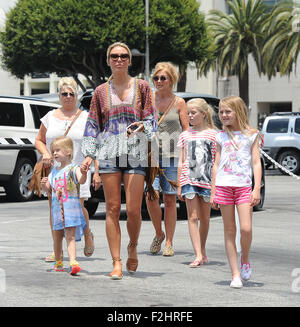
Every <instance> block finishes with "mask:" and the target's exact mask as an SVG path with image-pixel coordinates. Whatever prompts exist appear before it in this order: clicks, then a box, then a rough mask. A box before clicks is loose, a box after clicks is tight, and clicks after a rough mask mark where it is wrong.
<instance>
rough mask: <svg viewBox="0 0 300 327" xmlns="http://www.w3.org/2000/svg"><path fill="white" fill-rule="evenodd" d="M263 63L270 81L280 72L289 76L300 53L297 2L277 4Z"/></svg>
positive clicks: (299, 22)
mask: <svg viewBox="0 0 300 327" xmlns="http://www.w3.org/2000/svg"><path fill="white" fill-rule="evenodd" d="M268 25H269V27H268V36H267V38H266V42H265V45H264V47H263V51H262V53H263V62H264V66H265V67H266V72H267V75H268V77H269V79H270V78H271V77H272V76H275V75H276V74H277V73H278V72H279V73H280V75H281V76H282V75H289V74H290V73H291V72H292V69H293V66H294V64H296V61H297V58H298V55H299V51H300V6H299V3H296V2H295V1H291V0H287V1H283V2H279V3H277V4H276V5H275V6H274V7H273V10H272V11H271V12H270V16H269V18H268Z"/></svg>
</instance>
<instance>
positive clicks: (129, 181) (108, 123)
mask: <svg viewBox="0 0 300 327" xmlns="http://www.w3.org/2000/svg"><path fill="white" fill-rule="evenodd" d="M131 59H132V55H131V52H130V50H129V48H128V46H127V45H126V44H124V43H120V42H117V43H114V44H112V45H111V46H110V47H109V48H108V50H107V64H108V66H110V68H111V71H112V76H111V77H110V78H109V80H108V81H107V82H106V83H104V84H101V85H99V86H98V87H97V88H96V90H95V94H94V96H93V99H92V102H91V107H90V112H89V116H88V120H87V123H86V128H85V133H84V139H83V143H82V152H83V155H84V156H85V157H86V159H85V161H84V163H88V165H90V163H91V162H92V160H93V159H99V166H100V176H101V179H102V182H103V189H104V195H105V201H106V235H107V240H108V244H109V248H110V253H111V256H112V259H113V271H112V272H111V273H110V277H111V278H112V279H121V278H122V277H123V274H122V261H121V258H120V247H121V230H120V224H119V217H120V210H121V196H120V193H121V183H122V182H123V183H124V188H125V193H126V211H127V230H128V234H129V239H130V241H129V244H128V246H127V250H128V259H127V263H126V268H127V270H128V272H129V273H134V272H135V271H136V269H137V266H138V259H137V244H138V237H139V233H140V227H141V203H142V198H143V189H144V178H145V167H146V163H147V144H148V140H150V139H151V136H152V134H153V132H155V131H156V128H157V120H156V115H155V111H154V109H153V102H152V94H151V89H150V87H149V85H148V83H147V82H146V81H143V80H139V79H136V78H133V77H131V76H130V75H129V74H128V67H129V65H130V64H131ZM130 124H133V125H136V126H138V127H140V128H141V130H140V132H136V133H135V132H133V129H129V130H128V129H127V127H128V126H129V125H130Z"/></svg>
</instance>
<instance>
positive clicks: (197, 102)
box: [186, 98, 217, 129]
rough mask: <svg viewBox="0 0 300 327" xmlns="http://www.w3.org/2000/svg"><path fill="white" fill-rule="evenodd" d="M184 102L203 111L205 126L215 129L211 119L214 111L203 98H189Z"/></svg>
mask: <svg viewBox="0 0 300 327" xmlns="http://www.w3.org/2000/svg"><path fill="white" fill-rule="evenodd" d="M186 104H187V105H190V106H193V108H195V109H197V110H198V111H200V112H204V113H205V121H206V124H207V126H208V127H209V128H211V129H217V127H216V126H215V124H214V120H213V116H214V114H215V112H214V110H213V108H212V107H211V106H210V105H209V104H208V103H207V102H206V101H205V100H204V99H202V98H195V99H191V100H189V101H188V102H187V103H186Z"/></svg>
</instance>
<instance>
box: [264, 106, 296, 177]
mask: <svg viewBox="0 0 300 327" xmlns="http://www.w3.org/2000/svg"><path fill="white" fill-rule="evenodd" d="M262 133H263V136H264V147H263V151H265V152H266V153H267V154H268V155H269V156H270V157H271V158H272V159H274V160H275V161H277V162H278V163H279V164H280V165H281V166H283V167H284V168H286V169H287V170H289V171H290V172H292V173H294V174H299V173H300V112H289V113H288V112H280V113H279V112H277V113H273V114H272V115H271V116H268V117H267V118H266V119H265V121H264V123H263V127H262ZM266 161H267V165H268V164H271V163H270V162H268V160H266ZM281 172H282V173H283V174H285V173H284V171H282V170H281Z"/></svg>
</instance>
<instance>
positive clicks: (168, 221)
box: [163, 194, 177, 246]
mask: <svg viewBox="0 0 300 327" xmlns="http://www.w3.org/2000/svg"><path fill="white" fill-rule="evenodd" d="M163 199H164V205H165V210H164V211H165V212H164V222H165V231H166V243H165V245H166V246H173V237H174V233H175V227H176V221H177V208H176V195H173V194H164V196H163Z"/></svg>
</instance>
